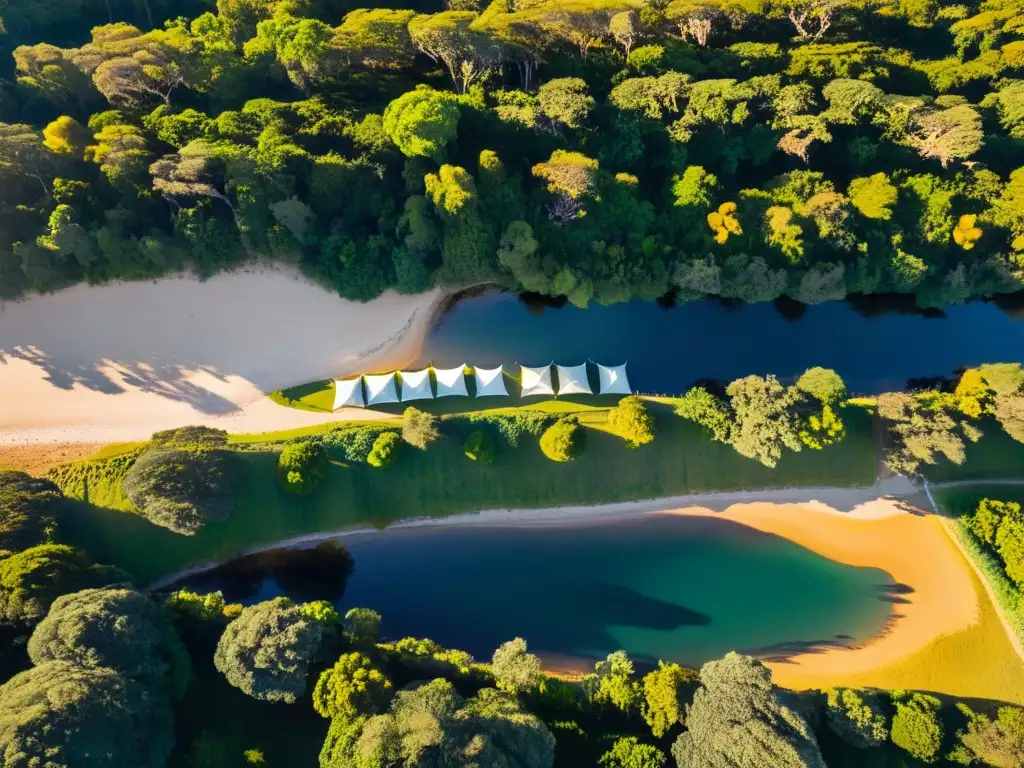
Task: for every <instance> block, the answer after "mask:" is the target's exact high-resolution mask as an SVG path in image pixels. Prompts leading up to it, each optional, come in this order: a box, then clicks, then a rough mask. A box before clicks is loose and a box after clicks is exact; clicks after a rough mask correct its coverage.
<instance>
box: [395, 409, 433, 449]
mask: <svg viewBox="0 0 1024 768" xmlns="http://www.w3.org/2000/svg"><path fill="white" fill-rule="evenodd" d="M440 436H441V433H440V432H439V431H438V429H437V417H435V416H433V415H431V414H429V413H424V412H423V411H421V410H419V409H418V408H412V407H410V408H406V409H405V413H403V414H402V439H403V440H405V442H407V443H408V444H409V445H412V446H415V447H416V448H419V449H421V450H424V449H426V447H427V445H429V444H430V443H432V442H434V441H435V440H437V438H439V437H440Z"/></svg>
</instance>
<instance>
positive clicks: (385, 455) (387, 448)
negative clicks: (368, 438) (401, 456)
mask: <svg viewBox="0 0 1024 768" xmlns="http://www.w3.org/2000/svg"><path fill="white" fill-rule="evenodd" d="M400 445H401V437H399V435H398V433H397V432H381V433H380V434H379V435H377V439H376V440H374V441H373V447H372V448H371V449H370V453H369V455H368V456H367V457H366V463H367V464H369V465H370V466H371V467H377V468H380V469H383V468H384V467H390V466H391V465H392V464H394V463H395V458H396V455H397V453H398V447H399V446H400Z"/></svg>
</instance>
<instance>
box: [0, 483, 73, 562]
mask: <svg viewBox="0 0 1024 768" xmlns="http://www.w3.org/2000/svg"><path fill="white" fill-rule="evenodd" d="M64 504H65V502H64V494H62V493H61V492H60V489H59V488H58V487H57V486H56V485H54V484H53V483H52V482H50V481H49V480H43V479H41V478H35V477H32V476H31V475H28V474H26V473H25V472H16V471H14V470H2V469H0V552H17V551H21V550H23V549H28V548H29V547H34V546H36V545H37V544H42V543H43V542H44V541H46V540H47V539H48V538H50V536H51V535H52V534H53V532H54V531H55V530H56V526H57V515H58V514H59V513H60V511H61V508H62V507H63V506H64Z"/></svg>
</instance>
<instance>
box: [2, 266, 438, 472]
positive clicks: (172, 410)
mask: <svg viewBox="0 0 1024 768" xmlns="http://www.w3.org/2000/svg"><path fill="white" fill-rule="evenodd" d="M444 296H445V294H444V292H442V291H441V290H434V291H430V292H428V293H424V294H419V295H416V296H402V295H398V294H396V293H393V292H388V293H385V294H384V295H382V296H381V297H380V298H378V299H374V300H373V301H370V302H366V303H358V302H353V301H346V300H344V299H341V298H339V297H338V296H337V295H336V294H334V293H331V292H329V291H327V290H325V289H323V288H322V287H320V286H318V285H316V284H314V283H312V282H310V281H309V280H307V279H306V278H304V277H303V276H302V275H301V274H300V273H299V272H298V271H296V270H290V269H286V268H282V267H271V266H266V267H258V268H250V269H248V270H241V271H236V272H232V273H226V274H221V275H218V276H216V277H213V278H211V279H209V280H206V281H200V280H198V279H196V278H194V277H191V276H186V275H178V276H174V277H168V278H163V279H160V280H156V281H152V282H137V283H110V284H107V285H103V286H76V287H74V288H69V289H67V290H64V291H60V292H58V293H54V294H49V295H42V296H33V297H30V298H27V299H24V300H21V301H18V302H8V303H6V304H3V305H2V306H0V361H2V364H0V391H2V392H3V393H4V397H3V399H2V400H0V446H15V445H17V446H25V445H27V444H39V443H44V444H75V443H112V442H130V441H136V440H143V439H146V438H148V437H149V436H150V435H151V434H152V433H153V432H155V431H158V430H161V429H169V428H173V427H178V426H182V425H184V424H205V425H208V426H214V427H219V428H222V429H227V430H229V431H232V432H262V431H270V430H279V429H292V428H297V427H303V426H311V425H314V424H319V423H323V422H325V421H332V420H336V419H338V418H344V419H359V418H376V417H378V416H379V414H376V413H374V412H370V411H365V410H362V409H351V412H349V411H345V412H339V413H337V414H317V413H311V412H304V411H297V410H294V409H288V408H281V407H280V406H278V405H276V404H275V403H273V402H271V401H270V400H269V399H267V398H266V394H267V393H269V392H272V391H274V390H276V389H279V388H282V387H287V386H292V385H295V384H300V383H304V382H308V381H310V380H316V379H323V378H330V377H334V376H345V375H348V374H351V373H353V372H355V371H361V370H367V369H372V368H380V369H393V368H398V367H402V366H404V365H407V364H409V363H411V362H412V361H413V360H415V359H416V358H417V357H418V356H419V353H420V350H421V348H422V346H423V342H424V339H425V337H426V334H427V332H428V330H429V328H430V325H431V321H432V319H433V314H434V311H435V310H436V308H437V307H438V306H440V304H441V302H442V301H443V299H444ZM3 461H4V458H3V455H2V454H0V463H3Z"/></svg>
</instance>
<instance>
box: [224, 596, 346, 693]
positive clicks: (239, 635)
mask: <svg viewBox="0 0 1024 768" xmlns="http://www.w3.org/2000/svg"><path fill="white" fill-rule="evenodd" d="M309 605H311V604H309V603H306V604H300V605H296V604H295V603H293V602H292V601H291V600H289V599H288V598H286V597H277V598H274V599H273V600H267V601H265V602H262V603H256V604H255V605H250V606H249V607H247V608H245V609H244V610H243V611H242V612H241V613H240V614H239V615H238V618H237V619H235V620H234V621H232V622H231V623H230V624H228V626H227V627H226V628H225V629H224V634H222V635H221V637H220V641H219V642H218V643H217V652H216V653H215V654H214V657H213V664H214V666H215V667H216V668H217V671H218V672H220V673H221V674H223V675H224V677H225V678H226V679H227V681H228V682H229V683H231V685H233V686H234V687H235V688H238V689H239V690H241V691H243V692H244V693H247V694H248V695H249V696H252V697H253V698H254V699H260V700H261V701H283V702H286V703H288V704H294V703H295V701H296V700H297V699H298V697H299V696H301V695H302V694H303V693H304V692H305V690H306V676H307V675H308V673H309V665H310V663H311V662H312V661H313V659H314V658H315V656H316V654H317V652H318V651H319V650H320V644H321V642H322V640H323V634H324V628H325V627H326V626H327V621H326V620H324V619H322V618H317V617H316V616H312V615H310V612H309V610H308V608H307V606H309Z"/></svg>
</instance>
